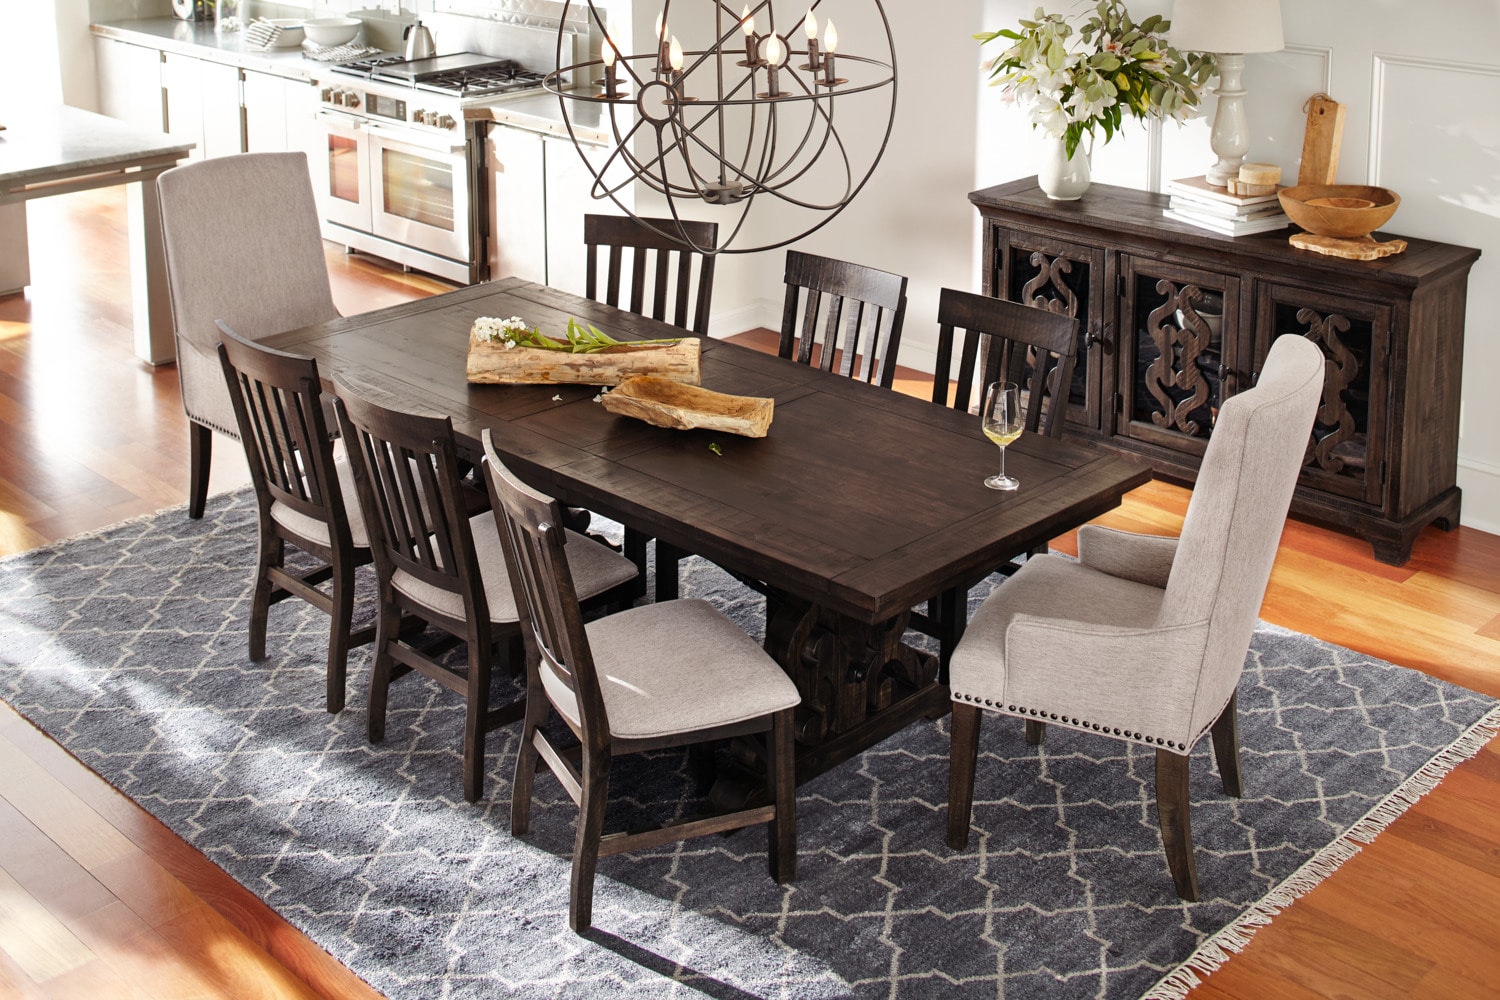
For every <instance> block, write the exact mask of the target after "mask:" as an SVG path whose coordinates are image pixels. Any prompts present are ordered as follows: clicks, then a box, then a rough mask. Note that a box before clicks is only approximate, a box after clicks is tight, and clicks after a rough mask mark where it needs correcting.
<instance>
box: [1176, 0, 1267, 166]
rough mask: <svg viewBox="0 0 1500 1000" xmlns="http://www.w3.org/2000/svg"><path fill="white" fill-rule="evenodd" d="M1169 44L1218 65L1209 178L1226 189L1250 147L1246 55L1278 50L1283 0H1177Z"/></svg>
mask: <svg viewBox="0 0 1500 1000" xmlns="http://www.w3.org/2000/svg"><path fill="white" fill-rule="evenodd" d="M1167 40H1168V41H1170V42H1171V43H1172V45H1173V47H1174V48H1176V49H1178V50H1179V51H1182V52H1212V53H1213V54H1214V57H1215V60H1216V62H1217V63H1218V66H1219V86H1218V88H1217V90H1216V91H1215V93H1217V94H1218V97H1219V106H1218V110H1216V111H1215V112H1214V127H1213V135H1212V137H1211V138H1210V140H1209V145H1211V146H1212V147H1213V151H1214V153H1215V155H1217V156H1218V158H1219V161H1218V162H1217V163H1215V164H1214V165H1213V166H1212V167H1210V168H1209V170H1208V173H1207V174H1205V175H1204V176H1205V178H1206V179H1207V180H1208V183H1210V184H1212V185H1214V186H1215V187H1224V186H1225V185H1226V184H1227V183H1228V182H1229V179H1230V178H1231V177H1234V176H1236V175H1238V173H1239V169H1240V163H1241V162H1242V161H1243V160H1244V159H1245V153H1247V152H1248V151H1249V149H1250V125H1249V123H1248V122H1247V121H1246V120H1245V106H1244V98H1245V91H1244V89H1243V88H1242V87H1241V86H1240V74H1241V73H1243V72H1244V69H1245V53H1246V52H1278V51H1280V50H1281V49H1282V48H1283V47H1284V45H1285V42H1284V41H1283V40H1282V35H1281V0H1177V2H1176V4H1175V6H1174V8H1173V10H1172V28H1171V30H1170V31H1169V32H1167Z"/></svg>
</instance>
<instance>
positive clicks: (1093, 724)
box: [951, 691, 1187, 753]
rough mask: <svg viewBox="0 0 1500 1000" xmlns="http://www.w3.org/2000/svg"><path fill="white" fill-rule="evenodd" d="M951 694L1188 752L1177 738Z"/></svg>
mask: <svg viewBox="0 0 1500 1000" xmlns="http://www.w3.org/2000/svg"><path fill="white" fill-rule="evenodd" d="M951 694H952V697H953V700H954V701H962V702H966V703H968V704H970V705H976V706H978V707H980V708H994V709H997V710H1000V709H1001V706H1002V705H1004V708H1003V711H1005V712H1009V713H1011V714H1014V715H1026V716H1031V717H1032V718H1041V719H1047V720H1052V721H1055V722H1061V723H1064V724H1065V725H1069V726H1076V727H1078V728H1079V729H1090V730H1093V731H1094V732H1096V733H1105V734H1107V735H1113V736H1119V737H1122V738H1124V739H1129V740H1136V741H1137V742H1140V743H1147V744H1154V745H1155V746H1160V747H1166V748H1167V749H1168V750H1177V751H1180V752H1182V753H1186V752H1187V746H1186V745H1184V744H1179V743H1178V742H1177V741H1176V740H1168V739H1163V738H1162V737H1160V736H1143V735H1141V734H1140V733H1136V732H1132V731H1130V730H1129V729H1124V730H1122V729H1120V728H1119V727H1118V726H1115V727H1111V726H1105V725H1100V724H1099V723H1097V722H1089V721H1087V720H1086V719H1075V718H1071V717H1069V716H1066V715H1064V716H1059V715H1058V714H1057V713H1056V712H1041V711H1038V710H1037V709H1034V708H1026V707H1025V706H1023V705H1005V704H1004V702H1000V703H997V702H995V701H994V699H992V698H980V697H978V696H977V695H967V694H962V693H960V692H958V691H953V692H951Z"/></svg>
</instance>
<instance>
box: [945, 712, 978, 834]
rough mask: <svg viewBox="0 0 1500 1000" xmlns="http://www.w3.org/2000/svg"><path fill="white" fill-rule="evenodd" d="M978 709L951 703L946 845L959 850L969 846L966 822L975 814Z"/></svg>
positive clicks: (967, 824)
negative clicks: (951, 742)
mask: <svg viewBox="0 0 1500 1000" xmlns="http://www.w3.org/2000/svg"><path fill="white" fill-rule="evenodd" d="M979 722H980V717H979V709H978V708H976V707H975V706H973V705H968V704H965V703H963V702H958V701H955V702H954V703H953V745H952V746H951V747H950V748H949V750H948V846H949V847H951V848H953V849H954V850H955V851H961V850H963V849H964V848H965V847H967V846H968V844H969V819H970V816H971V815H972V813H973V811H974V767H975V765H976V764H977V763H978V760H979Z"/></svg>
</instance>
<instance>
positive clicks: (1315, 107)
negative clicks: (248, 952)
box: [1297, 94, 1344, 184]
mask: <svg viewBox="0 0 1500 1000" xmlns="http://www.w3.org/2000/svg"><path fill="white" fill-rule="evenodd" d="M1302 107H1303V110H1304V111H1306V112H1307V131H1305V132H1304V133H1303V135H1302V165H1301V166H1300V167H1298V168H1297V183H1298V184H1337V183H1338V179H1337V175H1338V172H1339V143H1340V142H1342V141H1343V138H1344V106H1343V105H1342V104H1340V103H1339V102H1338V101H1335V100H1334V99H1333V98H1331V97H1329V96H1328V95H1327V94H1316V95H1314V96H1312V97H1310V98H1308V99H1307V103H1306V104H1304V105H1303V106H1302Z"/></svg>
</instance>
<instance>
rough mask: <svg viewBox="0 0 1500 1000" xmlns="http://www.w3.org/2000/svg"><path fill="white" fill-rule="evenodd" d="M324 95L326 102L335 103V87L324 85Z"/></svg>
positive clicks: (324, 101)
mask: <svg viewBox="0 0 1500 1000" xmlns="http://www.w3.org/2000/svg"><path fill="white" fill-rule="evenodd" d="M322 97H323V103H324V104H332V103H333V88H332V87H324V88H323V94H322Z"/></svg>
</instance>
